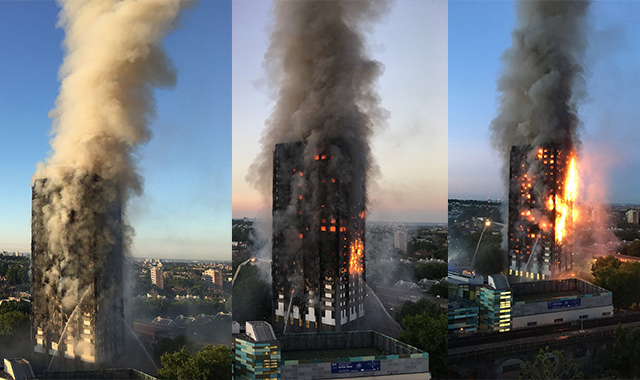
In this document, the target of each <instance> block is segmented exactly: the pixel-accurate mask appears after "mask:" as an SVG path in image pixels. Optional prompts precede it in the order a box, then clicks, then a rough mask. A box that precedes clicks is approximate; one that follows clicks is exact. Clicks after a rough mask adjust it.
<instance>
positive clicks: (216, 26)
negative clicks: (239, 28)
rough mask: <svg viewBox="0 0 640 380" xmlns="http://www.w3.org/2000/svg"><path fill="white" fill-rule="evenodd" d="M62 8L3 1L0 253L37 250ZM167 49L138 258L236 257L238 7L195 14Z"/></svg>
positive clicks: (143, 166)
mask: <svg viewBox="0 0 640 380" xmlns="http://www.w3.org/2000/svg"><path fill="white" fill-rule="evenodd" d="M57 14H58V6H57V3H56V2H44V1H38V2H17V1H9V2H0V35H1V36H2V37H0V49H1V50H2V51H3V52H4V56H5V57H11V59H4V60H2V61H0V70H1V71H2V73H3V78H2V91H0V113H1V114H2V115H3V121H4V126H3V128H2V129H1V131H2V132H1V136H0V138H1V139H2V141H3V143H4V151H3V153H4V160H3V161H4V162H3V164H2V165H0V176H1V178H2V179H3V186H2V187H0V213H1V214H2V219H1V220H0V251H1V250H6V251H16V250H17V251H21V252H29V251H30V241H31V233H30V216H31V189H30V184H31V176H32V175H33V173H34V171H35V165H36V163H38V162H42V161H44V159H45V158H46V157H47V155H48V152H49V151H50V147H49V140H50V139H51V137H52V136H51V134H50V130H51V120H50V119H49V117H48V113H49V111H50V110H51V109H52V108H53V107H54V102H55V99H56V96H57V95H58V90H59V85H60V84H59V78H58V69H59V67H60V64H61V63H62V59H63V47H62V40H63V38H64V31H63V30H62V29H59V28H56V24H57ZM163 46H164V48H165V50H166V52H167V56H168V57H169V59H170V60H171V62H172V64H173V66H174V67H175V68H176V71H177V84H176V86H175V87H174V88H170V89H161V90H156V91H155V92H154V93H155V97H156V109H157V115H156V117H155V118H154V120H152V122H151V125H150V129H151V131H152V133H153V137H152V138H151V140H150V142H149V143H148V144H146V145H145V146H143V147H142V148H141V149H140V151H139V156H140V159H139V161H138V171H139V173H140V174H141V175H142V177H143V178H144V192H143V195H142V196H141V197H134V198H133V199H132V200H131V202H130V203H129V206H128V208H127V217H128V221H129V224H130V225H131V226H132V227H133V228H134V229H135V231H136V234H135V236H134V237H133V244H132V246H131V249H130V251H131V252H130V253H131V255H132V256H134V257H137V256H139V257H165V258H171V259H180V258H182V257H183V255H185V252H189V253H188V256H189V258H190V259H206V260H215V259H219V260H220V259H230V258H231V244H230V241H231V226H230V223H229V219H230V218H231V181H230V179H231V130H230V125H231V112H230V109H231V97H230V95H231V1H227V0H225V1H202V2H198V3H196V4H195V5H194V6H193V7H191V9H187V10H186V11H185V12H183V14H182V16H181V17H180V22H179V26H178V28H177V29H176V30H175V31H173V32H172V33H171V34H170V35H168V37H167V38H165V40H164V43H163Z"/></svg>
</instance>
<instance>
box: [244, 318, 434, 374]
mask: <svg viewBox="0 0 640 380" xmlns="http://www.w3.org/2000/svg"><path fill="white" fill-rule="evenodd" d="M233 347H234V378H235V379H283V380H286V379H291V380H294V379H295V380H306V379H337V378H340V379H351V378H362V377H366V378H370V377H377V376H384V378H394V377H398V378H407V376H411V378H416V379H429V378H430V374H429V354H428V353H426V352H423V351H421V350H418V349H417V348H415V347H412V346H409V345H407V344H405V343H402V342H399V341H397V340H395V339H393V338H390V337H388V336H386V335H382V334H380V333H377V332H374V331H345V332H329V333H294V334H283V335H277V336H276V335H275V334H273V329H271V326H270V325H269V324H267V323H266V322H262V321H260V322H247V323H246V328H245V332H244V333H243V332H242V330H241V329H240V333H239V334H235V335H234V337H233Z"/></svg>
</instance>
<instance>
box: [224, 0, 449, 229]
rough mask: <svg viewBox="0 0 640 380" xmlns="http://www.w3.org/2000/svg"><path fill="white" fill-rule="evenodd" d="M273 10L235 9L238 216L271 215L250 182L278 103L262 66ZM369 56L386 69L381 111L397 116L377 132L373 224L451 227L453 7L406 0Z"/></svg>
mask: <svg viewBox="0 0 640 380" xmlns="http://www.w3.org/2000/svg"><path fill="white" fill-rule="evenodd" d="M270 10H271V3H270V2H257V1H236V2H233V24H232V25H233V32H232V38H233V53H232V54H233V62H234V69H233V102H232V107H233V109H232V115H233V126H232V130H233V149H232V155H233V174H232V175H233V180H232V183H233V214H232V215H233V217H234V218H242V217H256V216H260V215H261V212H260V211H261V209H262V212H263V214H262V215H267V214H270V210H265V209H266V208H268V207H269V205H265V204H261V201H262V199H261V198H260V194H259V193H258V192H257V191H255V190H254V189H253V188H251V187H250V185H249V184H248V183H247V182H246V180H245V177H246V175H247V173H248V168H249V165H250V164H251V162H252V161H253V159H254V158H255V157H256V155H257V153H258V152H259V150H260V149H259V139H260V135H261V134H262V131H263V130H264V127H265V120H266V119H267V118H269V116H270V114H271V112H272V108H273V105H274V103H273V99H272V98H271V97H270V91H272V90H273V89H269V88H268V86H267V82H268V80H267V78H266V74H265V72H264V69H263V67H262V65H263V61H264V53H265V51H266V49H267V47H268V44H269V27H268V25H269V24H270V23H271V22H273V20H272V18H271V13H270ZM367 44H368V46H369V49H368V50H369V56H370V57H371V58H372V59H375V60H377V61H379V62H381V63H382V64H383V65H384V72H383V74H382V75H381V77H380V79H379V81H378V86H377V87H378V90H379V91H378V93H379V95H380V99H381V101H380V103H381V106H382V107H383V108H385V109H387V110H388V111H389V113H390V117H389V119H388V123H387V125H386V126H379V127H378V128H377V130H376V131H375V133H374V137H373V143H372V150H373V155H374V157H375V159H376V164H377V165H378V166H379V168H380V173H381V174H380V176H378V178H376V180H375V181H369V183H368V190H367V192H368V195H369V197H368V198H369V200H368V205H367V208H368V210H369V213H368V214H367V219H370V220H381V221H389V220H391V221H404V222H446V218H447V202H446V200H447V186H446V184H447V103H446V101H447V2H446V1H444V0H437V1H421V0H406V1H400V2H396V3H394V5H393V6H392V7H391V10H390V12H389V14H387V15H385V16H384V17H383V19H382V21H381V22H380V23H378V24H377V25H375V26H374V28H373V30H372V32H371V33H370V34H367Z"/></svg>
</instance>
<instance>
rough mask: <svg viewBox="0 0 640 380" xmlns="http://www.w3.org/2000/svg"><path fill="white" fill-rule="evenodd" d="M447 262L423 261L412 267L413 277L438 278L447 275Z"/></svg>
mask: <svg viewBox="0 0 640 380" xmlns="http://www.w3.org/2000/svg"><path fill="white" fill-rule="evenodd" d="M447 270H448V269H447V263H425V264H419V265H416V266H414V267H413V271H414V279H415V280H416V281H420V280H422V279H423V278H428V279H432V280H439V279H441V278H443V277H447Z"/></svg>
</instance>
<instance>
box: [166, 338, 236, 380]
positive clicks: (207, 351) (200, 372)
mask: <svg viewBox="0 0 640 380" xmlns="http://www.w3.org/2000/svg"><path fill="white" fill-rule="evenodd" d="M231 356H232V355H231V349H229V347H227V346H211V345H207V346H205V347H203V348H202V349H201V350H200V351H198V352H197V353H196V354H195V356H194V355H190V354H189V353H188V352H187V349H186V348H185V347H182V348H181V349H180V350H179V351H175V352H173V353H165V354H163V355H162V358H161V363H162V368H160V370H158V376H159V377H160V378H161V379H178V380H183V379H184V380H192V379H193V380H210V379H211V380H217V379H225V380H226V379H230V378H231Z"/></svg>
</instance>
